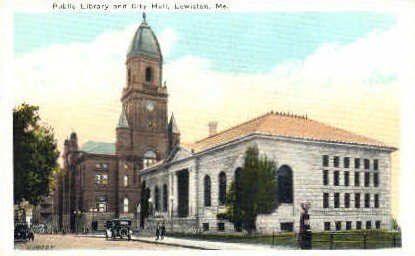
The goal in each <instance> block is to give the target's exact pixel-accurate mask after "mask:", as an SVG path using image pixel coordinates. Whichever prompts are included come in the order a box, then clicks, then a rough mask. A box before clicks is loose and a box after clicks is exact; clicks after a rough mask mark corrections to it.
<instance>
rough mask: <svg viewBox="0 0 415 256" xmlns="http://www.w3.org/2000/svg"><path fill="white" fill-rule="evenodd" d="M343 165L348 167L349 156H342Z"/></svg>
mask: <svg viewBox="0 0 415 256" xmlns="http://www.w3.org/2000/svg"><path fill="white" fill-rule="evenodd" d="M343 167H344V168H349V167H350V158H349V157H345V158H343Z"/></svg>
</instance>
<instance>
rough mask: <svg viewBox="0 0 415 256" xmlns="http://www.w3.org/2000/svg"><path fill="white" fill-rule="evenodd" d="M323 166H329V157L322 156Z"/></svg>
mask: <svg viewBox="0 0 415 256" xmlns="http://www.w3.org/2000/svg"><path fill="white" fill-rule="evenodd" d="M323 166H329V156H327V155H324V156H323Z"/></svg>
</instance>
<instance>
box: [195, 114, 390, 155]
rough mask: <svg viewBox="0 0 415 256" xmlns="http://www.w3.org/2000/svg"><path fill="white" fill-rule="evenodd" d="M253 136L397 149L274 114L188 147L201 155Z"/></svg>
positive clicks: (318, 124)
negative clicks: (217, 147) (227, 143)
mask: <svg viewBox="0 0 415 256" xmlns="http://www.w3.org/2000/svg"><path fill="white" fill-rule="evenodd" d="M250 134H264V135H275V136H281V137H288V138H297V139H306V140H314V141H326V142H337V143H347V144H360V145H368V146H376V147H383V148H390V149H394V148H393V147H391V146H388V145H386V144H384V143H382V142H380V141H377V140H374V139H371V138H368V137H365V136H362V135H357V134H354V133H351V132H348V131H346V130H343V129H339V128H336V127H333V126H330V125H327V124H324V123H321V122H318V121H315V120H311V119H308V118H307V117H305V116H297V115H291V114H282V113H273V112H270V113H267V114H265V115H262V116H259V117H257V118H255V119H252V120H250V121H247V122H245V123H242V124H239V125H237V126H234V127H231V128H229V129H226V130H224V131H222V132H219V133H217V134H215V135H212V136H210V137H207V138H205V139H202V140H199V141H196V142H195V143H193V144H191V145H187V148H191V149H193V150H194V151H195V152H199V151H203V150H206V149H209V148H212V147H214V146H218V145H221V144H224V143H226V142H230V141H233V140H235V139H237V138H241V137H244V136H247V135H250Z"/></svg>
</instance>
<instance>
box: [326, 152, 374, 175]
mask: <svg viewBox="0 0 415 256" xmlns="http://www.w3.org/2000/svg"><path fill="white" fill-rule="evenodd" d="M350 159H351V158H350V157H343V167H344V168H350ZM360 160H361V159H360V158H354V168H355V169H360V164H361V161H360ZM329 162H330V156H328V155H324V156H323V166H329ZM363 166H364V169H365V170H369V169H370V160H369V159H363ZM333 167H340V157H339V156H334V157H333ZM373 170H375V171H377V170H379V160H378V159H374V160H373Z"/></svg>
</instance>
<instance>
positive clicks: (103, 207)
mask: <svg viewBox="0 0 415 256" xmlns="http://www.w3.org/2000/svg"><path fill="white" fill-rule="evenodd" d="M121 203H122V206H121V207H122V213H129V203H130V199H128V197H124V198H123V199H122V202H121ZM94 205H95V207H94V208H91V209H90V210H89V211H90V212H103V213H104V212H107V211H108V198H107V196H97V197H96V198H95V204H94Z"/></svg>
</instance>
